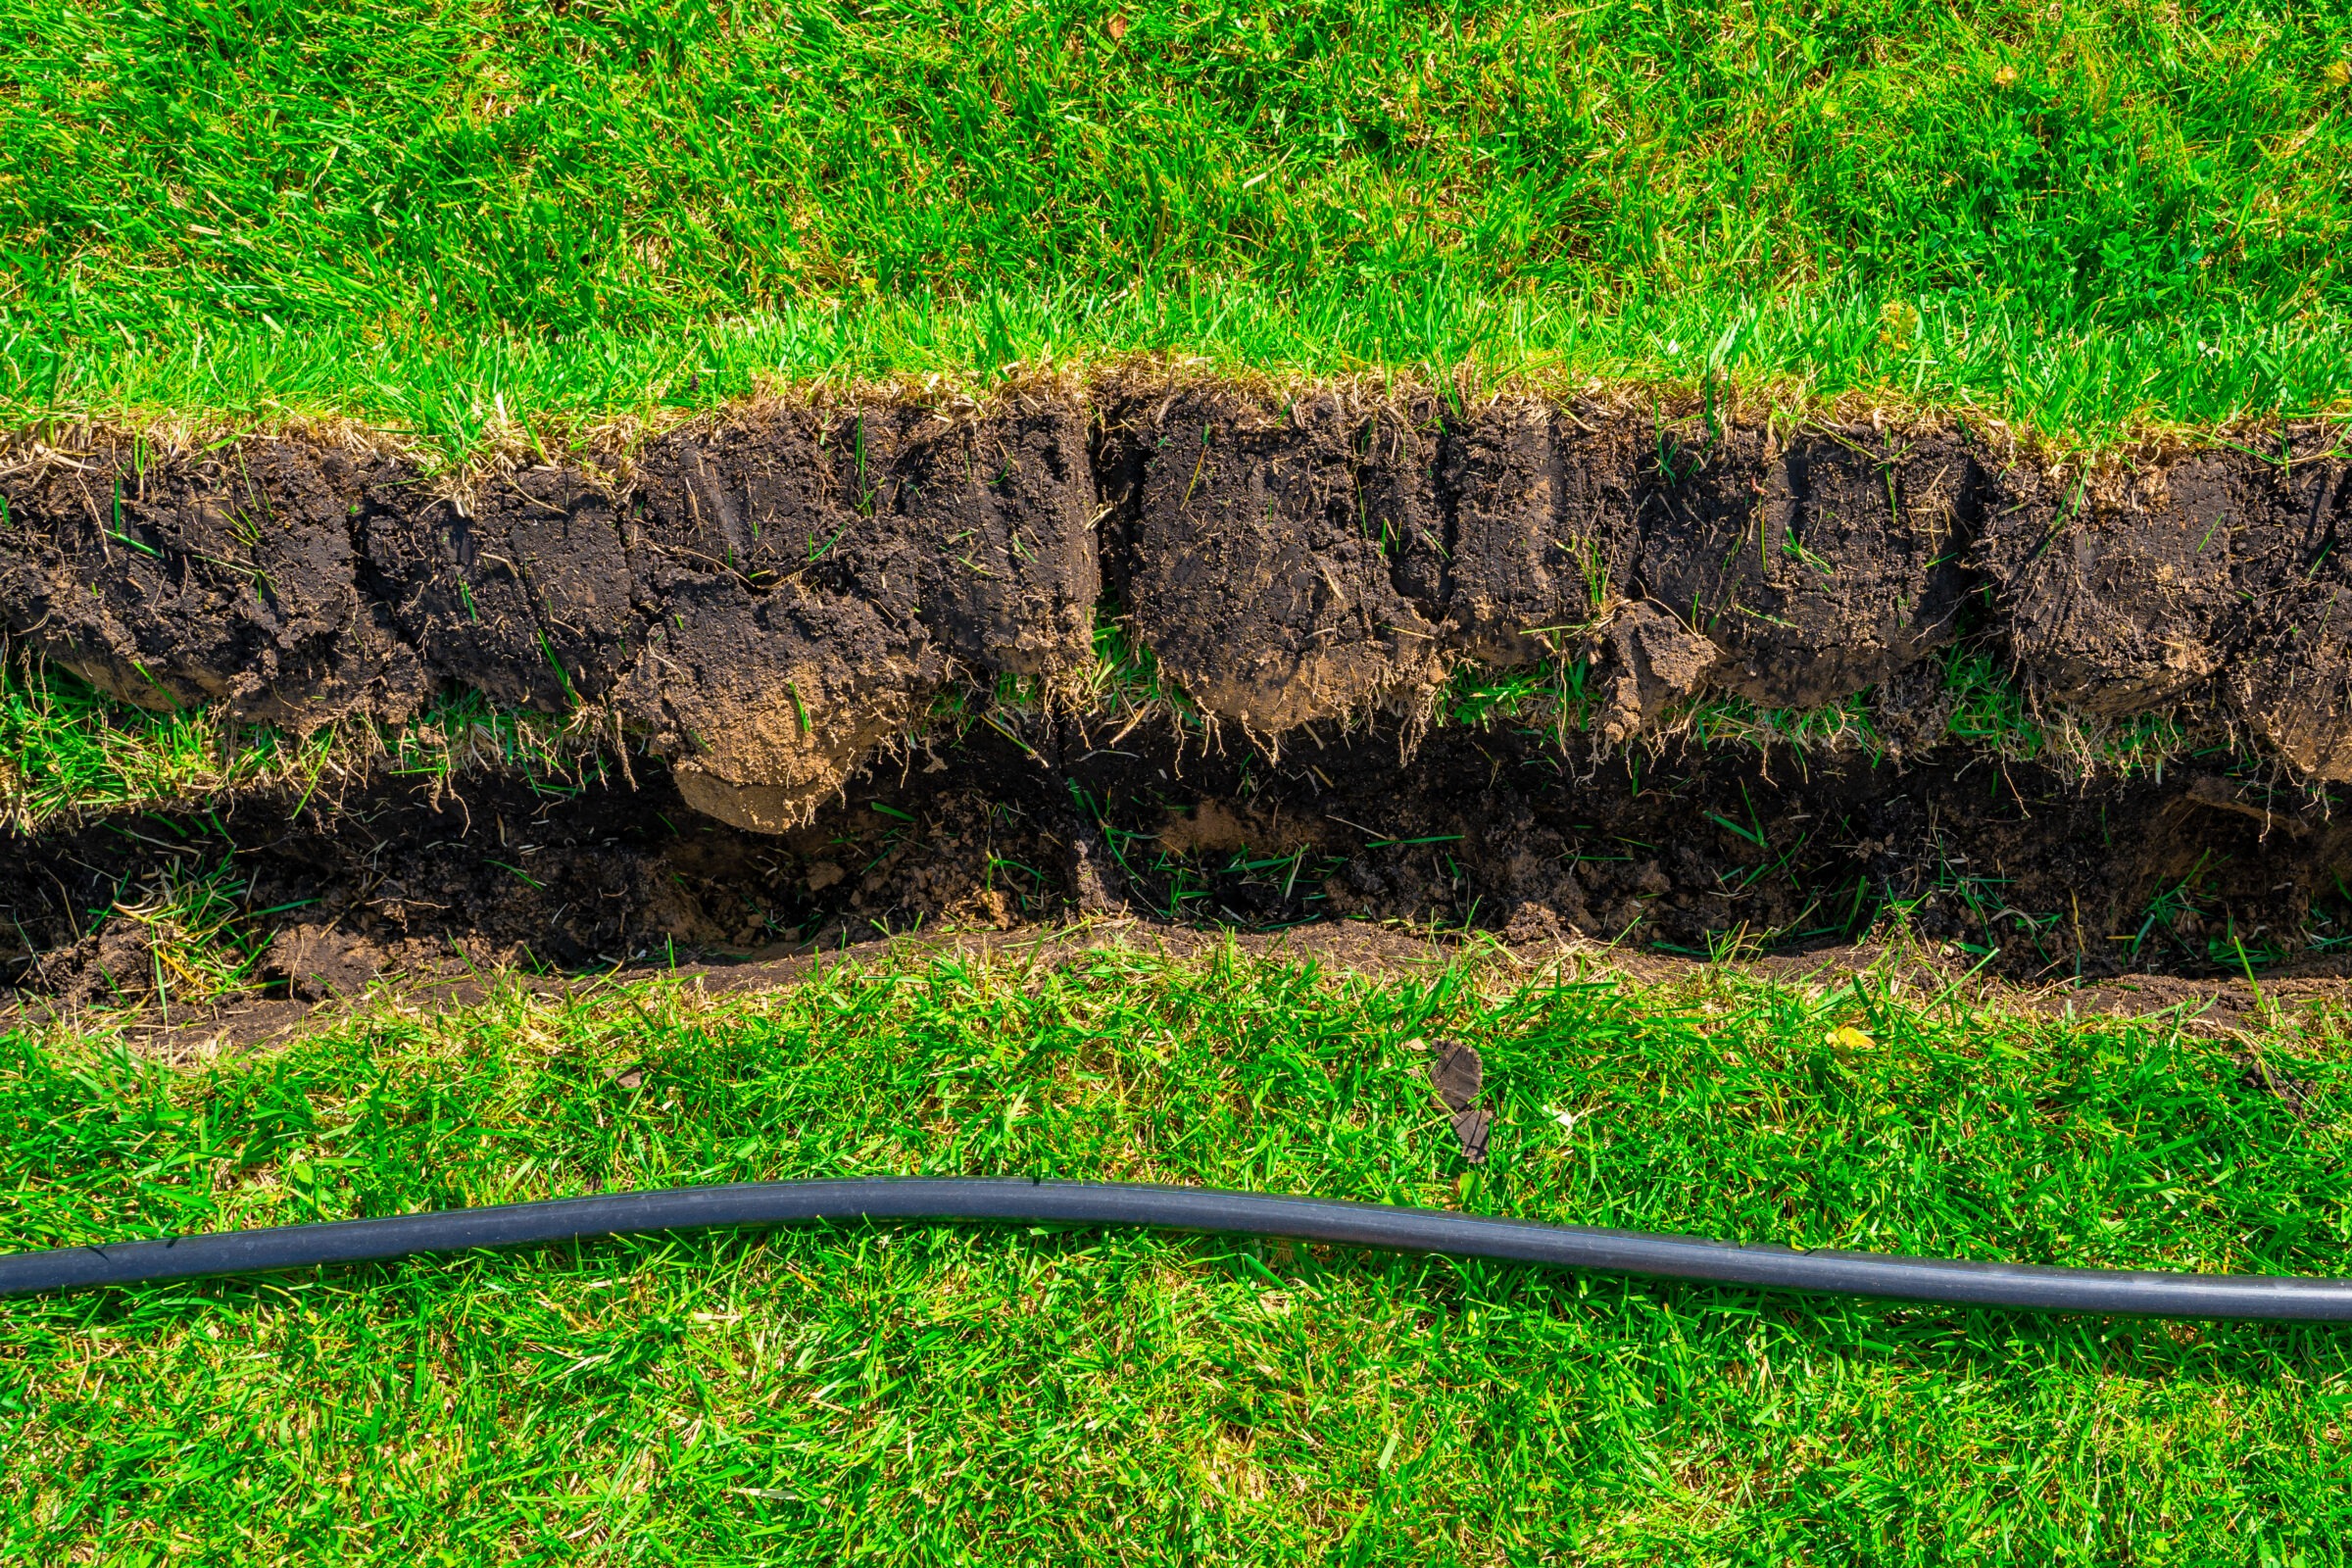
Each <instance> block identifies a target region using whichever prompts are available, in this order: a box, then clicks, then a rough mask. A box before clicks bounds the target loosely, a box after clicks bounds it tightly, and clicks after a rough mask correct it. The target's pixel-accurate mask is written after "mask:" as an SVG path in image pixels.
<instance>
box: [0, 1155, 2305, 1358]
mask: <svg viewBox="0 0 2352 1568" xmlns="http://www.w3.org/2000/svg"><path fill="white" fill-rule="evenodd" d="M812 1220H918V1221H938V1220H996V1221H1004V1222H1010V1223H1016V1224H1045V1225H1143V1226H1151V1227H1153V1228H1156V1229H1162V1230H1178V1231H1202V1232H1210V1233H1216V1234H1223V1235H1239V1236H1282V1237H1292V1238H1295V1239H1298V1240H1300V1241H1309V1242H1329V1243H1334V1244H1337V1245H1339V1246H1344V1247H1366V1248H1377V1249H1381V1250H1388V1251H1398V1252H1441V1253H1445V1254H1446V1255H1449V1256H1453V1257H1488V1258H1500V1259H1506V1260H1509V1261H1513V1262H1522V1263H1543V1264H1547V1265H1549V1266H1551V1267H1554V1268H1574V1269H1595V1270H1600V1271H1603V1272H1607V1273H1616V1274H1642V1275H1651V1276H1657V1277H1661V1278H1666V1279H1684V1280H1703V1281H1707V1282H1709V1283H1713V1284H1722V1285H1753V1286H1763V1287H1767V1288H1770V1289H1774V1290H1785V1291H1819V1292H1829V1293H1834V1294H1837V1295H1840V1296H1875V1297H1887V1298H1891V1299H1898V1300H1910V1301H1940V1302H1948V1303H1954V1304H1963V1303H1964V1304H1968V1305H1974V1306H2002V1307H2020V1308H2024V1309H2027V1310H2030V1311H2046V1312H2128V1313H2135V1314H2140V1315H2144V1316H2151V1317H2184V1318H2185V1317H2198V1318H2271V1319H2281V1320H2288V1321H2302V1322H2339V1321H2344V1320H2348V1319H2352V1280H2330V1279H2303V1278H2295V1277H2278V1276H2266V1275H2254V1274H2157V1273H2121V1272H2115V1271H2112V1270H2107V1269H2090V1268H2041V1267H2034V1266H2030V1265H2024V1264H2016V1263H1964V1262H1959V1261H1956V1260H1953V1259H1949V1258H1929V1257H1897V1256H1893V1255H1890V1254H1887V1253H1880V1252H1832V1251H1820V1252H1799V1251H1793V1250H1789V1249H1786V1248H1778V1247H1734V1246H1732V1245H1730V1244H1728V1243H1725V1242H1710V1241H1702V1240H1698V1239H1696V1238H1692V1237H1683V1236H1653V1235H1648V1234H1645V1233H1643V1232H1641V1231H1608V1230H1594V1229H1591V1228H1588V1227H1584V1226H1571V1225H1539V1224H1535V1223H1533V1222H1531V1221H1528V1220H1514V1219H1486V1218H1482V1217H1480V1216H1478V1215H1474V1214H1452V1213H1446V1212H1442V1211H1440V1210H1436V1209H1426V1208H1398V1207H1392V1206H1387V1205H1383V1204H1377V1203H1346V1202H1335V1201H1331V1200H1328V1199H1321V1198H1283V1197H1277V1196H1274V1195H1270V1194H1265V1193H1223V1192H1215V1191H1208V1190H1202V1189H1199V1188H1189V1187H1145V1186H1133V1185H1127V1184H1124V1183H1113V1182H1039V1181H1029V1180H1025V1179H1019V1178H1014V1179H1009V1180H1007V1179H1003V1178H996V1179H977V1180H950V1181H937V1180H930V1179H922V1178H908V1179H897V1180H878V1181H812V1182H746V1183H742V1184H739V1185H736V1186H731V1187H680V1188H673V1189H670V1190H667V1191H663V1192H644V1193H615V1194H612V1195H609V1196H606V1197H600V1198H565V1199H558V1200H556V1201H551V1202H542V1203H510V1204H506V1205H503V1206H500V1207H496V1208H461V1209H453V1210H450V1211H448V1212H445V1213H438V1214H404V1215H399V1216H396V1217H394V1218H389V1219H355V1220H342V1221H339V1222H336V1223H333V1224H325V1225H287V1226H281V1227H278V1228H277V1229H274V1230H261V1231H230V1232H226V1233H224V1234H221V1235H212V1236H182V1237H178V1238H175V1239H172V1240H170V1241H154V1242H125V1243H123V1244H122V1245H120V1246H113V1247H66V1248H59V1249H57V1250H54V1251H46V1252H18V1253H14V1254H10V1255H6V1256H0V1296H15V1295H23V1294H25V1293H27V1292H32V1291H70V1290H82V1289H87V1288H89V1287H92V1286H100V1285H130V1284H136V1283H140V1282H143V1281H151V1280H176V1279H194V1278H199V1277H202V1276H205V1275H215V1274H248V1273H259V1272H264V1271H267V1270H270V1269H289V1268H310V1267H315V1266H318V1265H319V1264H327V1263H366V1262H375V1261H379V1260H381V1259H384V1258H393V1257H405V1256H408V1255H410V1254H412V1253H417V1252H458V1251H466V1250H469V1249H472V1248H477V1247H529V1246H540V1245H545V1244H546V1243H549V1242H569V1241H578V1240H581V1239H583V1238H587V1237H594V1236H614V1235H622V1234H627V1233H633V1232H646V1231H682V1230H702V1229H708V1228H711V1227H715V1226H757V1225H791V1224H800V1223H806V1222H809V1221H812Z"/></svg>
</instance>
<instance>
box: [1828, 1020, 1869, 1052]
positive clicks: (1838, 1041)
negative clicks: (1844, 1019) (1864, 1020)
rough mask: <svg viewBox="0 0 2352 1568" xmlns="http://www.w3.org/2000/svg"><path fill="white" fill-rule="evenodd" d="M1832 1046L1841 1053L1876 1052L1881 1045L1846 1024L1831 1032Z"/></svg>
mask: <svg viewBox="0 0 2352 1568" xmlns="http://www.w3.org/2000/svg"><path fill="white" fill-rule="evenodd" d="M1830 1044H1831V1045H1833V1046H1836V1047H1837V1048H1838V1050H1839V1051H1876V1050H1877V1049H1878V1048H1879V1043H1878V1042H1877V1041H1876V1040H1873V1039H1871V1038H1870V1036H1868V1035H1866V1034H1864V1033H1863V1032H1862V1031H1861V1030H1859V1029H1857V1028H1855V1027H1854V1026H1853V1025H1852V1024H1844V1025H1841V1026H1840V1027H1838V1028H1836V1029H1833V1030H1831V1031H1830Z"/></svg>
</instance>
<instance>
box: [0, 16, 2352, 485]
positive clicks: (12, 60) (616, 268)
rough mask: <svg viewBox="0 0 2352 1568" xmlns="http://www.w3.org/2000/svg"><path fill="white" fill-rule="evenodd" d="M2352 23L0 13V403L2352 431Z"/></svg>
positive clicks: (574, 414)
mask: <svg viewBox="0 0 2352 1568" xmlns="http://www.w3.org/2000/svg"><path fill="white" fill-rule="evenodd" d="M2348 79H2352V10H2348V9H2347V8H2346V7H2345V6H2344V5H2343V4H2342V3H2341V0H2325V3H2322V4H2317V5H2307V6H2299V7H2292V8H2284V7H2276V6H2266V5H2260V4H2254V3H2250V0H2235V3H2223V4H2215V5H2203V6H2196V7H2180V6H2173V5H2167V6H2161V7H2160V6H2153V5H2145V4H2139V3H2135V0H2089V3H2085V4H2081V5H2075V6H2066V7H2046V8H2045V7H2043V6H2040V5H2026V4H2014V3H2009V4H2003V3H1991V4H1987V3H1974V0H1971V3H1964V4H1960V5H1955V6H1949V7H1934V8H1931V7H1925V6H1917V5H1907V4H1897V3H1893V0H1840V3H1837V4H1833V5H1829V6H1826V7H1820V8H1815V9H1814V10H1812V11H1810V12H1808V13H1798V12H1793V11H1783V10H1776V9H1773V8H1771V7H1765V6H1758V5H1755V4H1752V3H1750V0H1698V3H1677V0H1598V3H1595V4H1592V5H1588V6H1583V7H1579V8H1561V7H1554V6H1547V5H1536V4H1530V3H1527V0H1494V3H1486V4H1443V3H1435V4H1433V3H1424V4H1395V3H1387V0H1310V3H1308V4H1304V5H1300V6H1295V7H1288V8H1283V9H1280V10H1279V11H1277V10H1272V9H1269V8H1267V7H1263V6H1254V5H1250V6H1244V5H1234V4H1227V3H1224V0H1206V3H1197V4H1186V5H1181V6H1179V5H1168V4H1162V3H1158V0H1128V3H1124V4H1122V3H1117V0H1092V3H1089V0H987V3H969V4H958V5H950V6H924V7H916V6H906V5H900V4H895V3H890V0H884V3H880V4H872V5H861V6H855V7H853V6H850V5H847V4H842V3H838V0H824V3H820V4H816V5H812V6H793V7H786V6H782V5H776V4H765V3H759V4H717V3H702V0H697V3H692V4H683V5H681V4H666V3H664V4H658V5H657V4H638V3H635V0H614V3H610V4H568V5H555V6H541V5H521V4H512V3H506V0H466V3H446V0H385V3H381V4H371V5H366V6H329V5H317V4H313V5H304V4H299V3H297V4H284V3H278V0H249V3H247V4H241V5H230V4H223V3H215V0H167V3H164V4H160V5H156V6H150V7H130V6H123V5H115V4H109V3H103V0H0V417H6V418H7V419H9V420H11V421H14V422H22V421H26V420H32V419H38V418H44V417H56V416H69V417H78V416H83V415H99V416H106V417H126V418H143V419H144V418H161V419H166V420H172V419H179V420H197V421H200V422H201V421H204V420H207V419H211V418H215V417H228V418H231V419H232V420H235V419H261V420H265V421H283V420H285V419H288V418H291V417H303V416H314V415H341V416H349V417H357V418H361V419H364V420H368V421H369V422H372V423H376V424H380V425H387V426H390V427H393V428H396V429H399V430H403V431H407V432H410V433H412V434H413V435H414V436H415V437H416V438H417V440H418V441H419V442H420V443H421V444H424V445H426V446H428V447H431V446H439V447H442V448H445V449H447V450H449V451H452V452H462V451H464V450H466V449H468V448H469V447H471V446H472V445H473V444H475V443H477V442H479V441H481V440H483V439H485V438H486V437H501V438H511V437H513V436H515V434H516V433H517V432H518V431H519V430H521V429H522V428H523V427H525V426H532V427H537V428H541V429H544V430H553V431H556V432H558V433H563V432H565V431H576V430H578V429H580V428H582V427H584V426H587V425H591V424H593V423H595V422H596V421H598V420H601V419H607V418H613V417H633V416H638V415H643V414H647V413H652V412H658V411H659V410H660V409H661V408H662V407H664V406H671V405H687V406H698V405H704V404H709V403H711V402H714V401H716V400H719V399H721V398H724V397H728V396H732V395H735V394H737V393H740V392H743V391H745V390H747V389H749V388H750V387H751V386H753V385H754V384H755V381H756V380H757V379H758V378H759V377H760V376H763V375H766V376H777V375H781V376H811V375H830V376H842V375H861V376H862V375H884V374H891V373H898V372H918V371H932V370H948V371H953V372H956V373H959V374H960V373H971V372H978V373H981V374H983V375H990V374H995V373H997V372H998V371H1000V370H1001V369H1003V368H1004V367H1005V365H1006V364H1008V363H1010V362H1016V361H1017V362H1022V363H1024V364H1029V365H1034V364H1036V363H1037V362H1040V361H1042V360H1045V359H1047V358H1049V357H1051V358H1053V359H1054V360H1056V361H1058V362H1063V363H1068V362H1071V361H1074V360H1087V359H1094V358H1100V357H1102V356H1104V355H1109V354H1117V353H1123V352H1130V351H1139V350H1147V351H1165V352H1169V353H1173V354H1179V355H1197V356H1202V357H1205V358H1206V359H1208V360H1210V361H1212V362H1214V363H1217V364H1220V365H1224V366H1227V367H1247V368H1252V369H1257V370H1270V371H1276V372H1296V373H1305V374H1312V373H1322V372H1330V371H1340V370H1350V369H1357V368H1366V367H1371V368H1382V367H1393V368H1407V369H1412V370H1415V371H1417V372H1419V373H1425V374H1437V375H1448V374H1453V373H1456V372H1460V371H1465V370H1467V371H1470V372H1472V373H1477V374H1481V375H1489V376H1492V375H1503V374H1518V375H1526V376H1531V377H1534V378H1536V379H1539V380H1542V381H1544V382H1547V383H1550V384H1554V385H1559V386H1572V385H1577V384H1581V383H1582V382H1583V381H1584V380H1586V379H1587V378H1592V377H1601V378H1630V379H1634V380H1640V381H1663V382H1674V383H1681V384H1685V385H1688V384H1691V383H1694V382H1697V381H1700V380H1702V379H1706V378H1709V377H1715V378H1723V377H1729V378H1732V379H1734V380H1738V381H1741V382H1746V383H1752V384H1755V385H1757V386H1759V387H1763V388H1768V389H1777V390H1776V391H1775V394H1774V395H1794V396H1799V397H1814V398H1821V397H1836V396H1839V395H1842V394H1847V393H1852V394H1856V395H1859V396H1863V397H1867V398H1870V399H1873V400H1880V401H1912V402H1927V403H1938V404H1964V405H1975V406H1979V407H1983V408H1986V409H1990V410H1993V411H1995V412H1998V413H2002V414H2005V415H2008V416H2011V417H2017V418H2020V419H2023V420H2027V421H2029V422H2032V423H2035V424H2038V425H2040V426H2042V427H2043V428H2044V429H2046V430H2049V431H2052V432H2059V433H2074V434H2082V435H2089V436H2094V437H2095V436H2099V435H2103V434H2112V433H2114V432H2117V431H2120V430H2122V429H2125V428H2127V427H2130V426H2134V425H2143V424H2147V423H2151V422H2152V423H2156V424H2166V423H2174V424H2194V423H2210V422H2213V421H2220V420H2228V419H2230V418H2234V417H2273V416H2277V415H2278V414H2281V413H2295V412H2308V411H2311V410H2316V409H2326V408H2337V409H2340V408H2342V407H2343V406H2344V405H2345V404H2346V402H2347V400H2348V399H2352V372H2348V371H2347V369H2346V364H2347V361H2348V360H2352V352H2348V350H2352V341H2348V340H2347V337H2346V335H2345V328H2346V323H2347V321H2348V320H2352V262H2348V261H2347V257H2352V87H2348V86H2347V81H2348Z"/></svg>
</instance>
